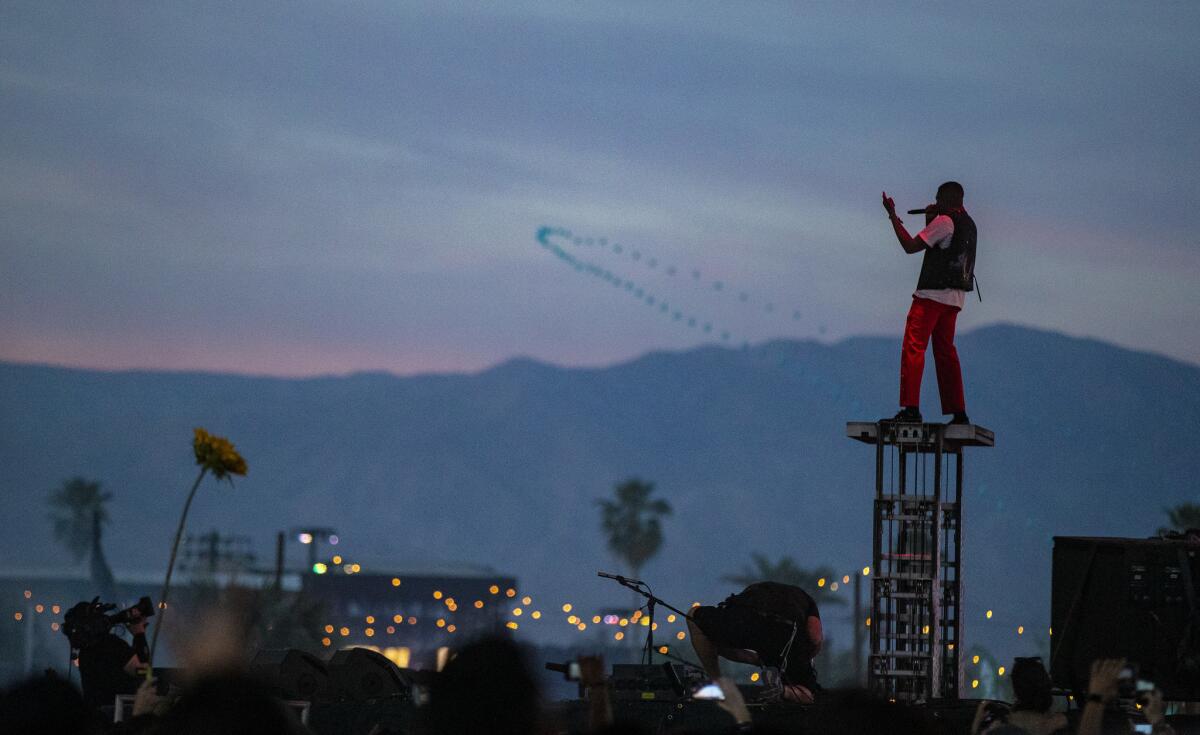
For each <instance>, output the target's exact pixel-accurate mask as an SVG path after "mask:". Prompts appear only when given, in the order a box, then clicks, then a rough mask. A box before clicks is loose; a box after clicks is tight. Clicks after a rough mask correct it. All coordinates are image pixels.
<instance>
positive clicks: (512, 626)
mask: <svg viewBox="0 0 1200 735" xmlns="http://www.w3.org/2000/svg"><path fill="white" fill-rule="evenodd" d="M506 625H507V626H508V628H509V630H516V629H517V628H519V627H520V626H519V625H517V621H515V620H510V621H508V622H507V623H506Z"/></svg>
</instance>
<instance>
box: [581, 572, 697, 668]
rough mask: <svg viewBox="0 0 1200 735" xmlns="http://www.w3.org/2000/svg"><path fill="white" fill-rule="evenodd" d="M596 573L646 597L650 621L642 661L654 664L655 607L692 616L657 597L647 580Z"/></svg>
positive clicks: (647, 625)
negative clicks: (658, 606)
mask: <svg viewBox="0 0 1200 735" xmlns="http://www.w3.org/2000/svg"><path fill="white" fill-rule="evenodd" d="M596 575H597V576H599V577H604V578H605V579H611V580H613V581H614V582H616V583H617V584H619V585H621V586H622V587H627V588H629V589H631V590H633V591H634V592H636V593H638V594H639V595H641V596H642V597H645V598H646V617H647V618H648V621H647V623H646V645H645V646H644V647H643V648H642V663H644V664H653V663H654V608H655V606H657V605H662V606H663V607H665V608H667V609H668V610H670V611H672V612H675V613H678V614H679V615H682V616H683V617H684V619H686V620H690V619H691V617H692V616H691V615H688V614H687V613H685V612H684V611H683V610H680V609H679V608H677V607H675V606H673V605H671V604H670V603H668V602H667V601H666V600H663V599H662V598H661V597H656V596H655V594H654V592H653V591H651V589H650V585H648V584H646V583H645V582H643V581H642V580H640V579H629V578H628V577H622V576H621V575H619V574H609V573H607V572H597V573H596ZM670 658H675V657H673V656H672V657H670ZM677 660H678V659H677Z"/></svg>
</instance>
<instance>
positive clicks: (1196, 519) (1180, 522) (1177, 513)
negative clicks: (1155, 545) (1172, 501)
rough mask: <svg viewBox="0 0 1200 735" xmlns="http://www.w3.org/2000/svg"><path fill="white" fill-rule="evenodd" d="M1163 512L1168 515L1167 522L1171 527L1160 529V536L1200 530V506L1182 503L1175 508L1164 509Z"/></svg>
mask: <svg viewBox="0 0 1200 735" xmlns="http://www.w3.org/2000/svg"><path fill="white" fill-rule="evenodd" d="M1163 512H1164V513H1166V514H1167V522H1168V523H1170V524H1171V525H1170V526H1167V527H1165V528H1160V529H1158V532H1159V534H1160V535H1161V534H1166V533H1171V532H1172V531H1179V532H1183V531H1187V530H1188V529H1189V528H1200V505H1197V504H1196V503H1180V504H1179V505H1176V506H1175V507H1174V508H1163Z"/></svg>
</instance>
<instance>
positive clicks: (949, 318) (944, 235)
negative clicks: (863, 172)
mask: <svg viewBox="0 0 1200 735" xmlns="http://www.w3.org/2000/svg"><path fill="white" fill-rule="evenodd" d="M883 208H884V209H885V210H886V211H887V214H888V218H889V219H890V220H891V222H892V229H893V230H895V232H896V238H897V239H898V240H899V241H900V247H902V248H904V252H906V253H909V254H914V253H924V259H925V260H924V262H923V263H922V264H921V275H920V278H919V279H918V280H917V290H916V291H915V292H914V293H913V300H912V307H911V308H909V310H908V322H907V324H906V325H905V328H904V344H903V347H902V348H901V353H900V412H899V413H898V414H896V416H895V418H894V419H893V420H894V421H906V422H920V421H921V420H922V419H921V374H922V373H923V372H924V371H925V348H926V347H928V345H929V338H930V336H932V337H933V360H934V363H935V364H936V365H937V377H938V392H939V393H941V399H942V413H944V414H953V419H952V420H951V421H950V423H952V424H969V423H971V421H970V419H968V418H967V406H966V399H965V398H964V396H963V381H962V368H961V367H960V366H959V364H958V350H956V349H955V348H954V324H955V321H956V320H957V319H958V312H960V311H962V308H963V303H964V302H965V301H966V294H967V292H968V291H973V290H974V281H975V221H974V220H972V219H971V216H970V215H968V214H967V210H966V209H964V208H963V188H962V184H959V183H958V182H956V181H947V182H946V183H944V184H942V185H941V186H939V187H938V190H937V198H936V201H935V203H934V204H931V205H929V206H928V207H926V209H925V229H923V230H921V231H920V232H919V233H917V235H916V236H912V235H909V234H908V230H906V229H905V228H904V223H903V222H902V221H901V220H900V218H899V217H898V216H896V204H895V202H893V201H892V198H891V197H889V196H888V195H887V192H884V193H883Z"/></svg>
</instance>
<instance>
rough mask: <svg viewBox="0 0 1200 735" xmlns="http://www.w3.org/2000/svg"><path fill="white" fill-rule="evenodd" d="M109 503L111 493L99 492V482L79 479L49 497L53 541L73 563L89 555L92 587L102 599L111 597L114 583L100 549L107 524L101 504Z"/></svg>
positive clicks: (106, 514) (105, 510)
mask: <svg viewBox="0 0 1200 735" xmlns="http://www.w3.org/2000/svg"><path fill="white" fill-rule="evenodd" d="M110 500H112V493H106V492H101V490H100V483H99V482H94V481H91V480H86V479H84V478H82V477H72V478H71V479H69V480H65V481H64V482H63V484H62V486H61V487H59V488H58V489H57V490H55V491H54V492H53V494H51V496H50V519H51V520H52V521H53V522H54V536H55V538H57V539H58V540H59V541H61V542H62V544H63V545H64V546H66V547H67V550H68V551H70V552H71V555H72V556H73V557H75V561H77V562H79V561H83V558H84V557H85V556H89V555H90V561H91V578H92V584H93V585H95V587H96V592H97V593H98V594H100V595H101V596H102V597H111V596H112V593H113V583H114V582H113V574H112V569H110V568H109V566H108V561H107V560H106V559H105V558H104V550H103V549H102V548H101V546H100V538H101V535H102V533H103V527H104V524H106V523H108V521H109V517H108V509H107V508H106V507H105V504H106V503H108V501H110Z"/></svg>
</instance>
